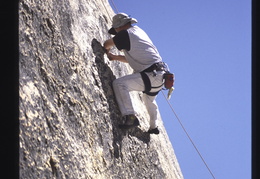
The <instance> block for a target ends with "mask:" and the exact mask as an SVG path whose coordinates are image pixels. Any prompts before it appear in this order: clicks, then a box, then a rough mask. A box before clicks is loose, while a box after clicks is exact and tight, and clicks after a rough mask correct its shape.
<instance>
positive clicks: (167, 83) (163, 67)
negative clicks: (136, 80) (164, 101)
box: [140, 62, 174, 96]
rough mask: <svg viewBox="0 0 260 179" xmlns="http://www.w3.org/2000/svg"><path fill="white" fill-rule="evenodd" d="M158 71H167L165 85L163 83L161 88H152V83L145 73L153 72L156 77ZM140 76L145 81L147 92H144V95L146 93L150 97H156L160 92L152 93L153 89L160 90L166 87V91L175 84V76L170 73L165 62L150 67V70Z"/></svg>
mask: <svg viewBox="0 0 260 179" xmlns="http://www.w3.org/2000/svg"><path fill="white" fill-rule="evenodd" d="M156 71H165V72H166V73H165V74H163V79H164V83H162V85H160V86H156V87H152V85H151V81H150V79H149V77H148V75H147V74H146V73H145V72H153V73H154V75H156ZM140 74H141V77H142V79H143V82H144V87H145V90H144V91H143V93H146V94H147V95H149V96H156V95H157V94H158V93H159V92H160V90H159V91H157V92H150V91H151V89H152V88H159V87H161V86H163V85H164V87H165V88H166V89H170V88H171V87H172V86H173V84H174V75H173V74H172V73H170V72H169V69H168V67H167V64H165V63H164V62H159V63H155V64H153V65H152V66H150V67H149V68H147V69H145V70H143V71H142V72H140Z"/></svg>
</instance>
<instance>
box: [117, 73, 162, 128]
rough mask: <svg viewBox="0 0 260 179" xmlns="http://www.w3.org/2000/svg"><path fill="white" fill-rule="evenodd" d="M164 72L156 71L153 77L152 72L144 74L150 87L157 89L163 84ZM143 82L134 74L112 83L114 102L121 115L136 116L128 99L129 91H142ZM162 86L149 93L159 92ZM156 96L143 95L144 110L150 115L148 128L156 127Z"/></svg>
mask: <svg viewBox="0 0 260 179" xmlns="http://www.w3.org/2000/svg"><path fill="white" fill-rule="evenodd" d="M164 73H165V72H164V71H157V75H156V76H154V74H153V73H152V72H149V73H146V74H147V75H148V77H149V79H150V81H151V85H152V87H158V86H161V85H162V84H163V74H164ZM144 88H145V87H144V82H143V79H142V77H141V74H140V73H134V74H131V75H126V76H123V77H121V78H118V79H115V80H114V81H113V89H114V92H115V96H116V100H117V103H118V106H119V109H120V111H121V114H122V115H123V116H124V115H129V114H136V112H135V111H134V108H133V103H132V100H131V97H130V93H129V92H130V91H144ZM162 88H163V86H161V87H159V88H152V90H151V91H150V92H157V91H159V90H161V89H162ZM155 98H156V96H149V95H147V94H145V93H144V94H143V100H144V103H145V106H146V109H147V111H148V113H149V115H150V128H151V129H154V128H156V127H157V122H156V121H157V119H158V115H159V110H158V106H157V104H156V101H155Z"/></svg>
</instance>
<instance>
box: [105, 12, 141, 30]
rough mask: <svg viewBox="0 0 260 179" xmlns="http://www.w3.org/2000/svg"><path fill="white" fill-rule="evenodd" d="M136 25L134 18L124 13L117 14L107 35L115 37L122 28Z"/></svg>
mask: <svg viewBox="0 0 260 179" xmlns="http://www.w3.org/2000/svg"><path fill="white" fill-rule="evenodd" d="M134 23H137V20H136V19H135V18H132V17H130V16H129V15H127V14H125V13H118V14H116V15H115V16H114V17H113V22H112V28H111V29H109V31H108V33H110V34H113V35H115V34H116V33H117V32H119V31H120V30H123V29H124V28H122V27H124V26H128V25H131V24H134Z"/></svg>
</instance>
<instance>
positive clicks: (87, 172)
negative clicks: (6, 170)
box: [19, 0, 183, 179]
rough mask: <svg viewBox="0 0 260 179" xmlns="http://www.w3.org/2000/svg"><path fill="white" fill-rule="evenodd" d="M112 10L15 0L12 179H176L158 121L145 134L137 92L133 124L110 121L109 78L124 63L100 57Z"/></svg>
mask: <svg viewBox="0 0 260 179" xmlns="http://www.w3.org/2000/svg"><path fill="white" fill-rule="evenodd" d="M113 15H114V12H113V11H112V9H111V7H110V5H109V3H108V2H107V1H106V0H21V1H20V2H19V73H20V76H19V97H20V99H19V111H20V112H19V121H20V125H19V127H20V133H19V142H20V149H19V167H20V178H23V179H27V178H30V179H31V178H32V179H36V178H37V179H38V178H39V179H44V178H46V179H50V178H73V179H80V178H93V179H96V178H100V179H103V178H152V179H157V178H158V179H162V178H167V179H182V178H183V176H182V173H181V170H180V167H179V164H178V162H177V159H176V157H175V154H174V151H173V149H172V146H171V143H170V141H169V139H168V136H167V133H166V132H165V129H164V127H163V123H162V121H161V120H160V126H159V127H160V129H161V133H160V134H159V135H149V134H148V133H146V131H147V130H148V128H149V126H148V116H147V113H146V110H145V107H144V106H143V103H142V94H141V93H133V94H132V97H133V98H134V102H135V107H136V109H137V110H138V113H139V116H138V117H139V119H140V123H141V126H140V127H139V128H135V129H131V130H129V131H122V130H120V129H118V127H117V126H118V124H119V123H120V122H121V115H120V112H119V109H118V106H117V104H116V101H115V97H114V94H113V90H112V88H111V83H112V81H113V80H114V79H115V78H117V77H120V76H122V75H125V74H129V73H131V69H130V68H129V66H127V65H125V64H121V63H120V62H114V61H113V62H110V61H109V60H108V59H107V58H106V56H104V52H103V50H102V46H101V44H103V42H104V41H105V40H106V39H108V38H110V37H111V36H110V35H108V33H107V29H108V28H109V27H110V26H111V17H112V16H113ZM114 50H115V49H114Z"/></svg>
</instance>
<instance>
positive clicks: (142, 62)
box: [104, 13, 168, 134]
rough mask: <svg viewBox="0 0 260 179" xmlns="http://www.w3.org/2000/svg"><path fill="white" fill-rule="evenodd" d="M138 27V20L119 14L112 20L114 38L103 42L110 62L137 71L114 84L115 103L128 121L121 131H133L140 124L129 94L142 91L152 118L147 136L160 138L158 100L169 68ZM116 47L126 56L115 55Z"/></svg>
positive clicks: (121, 125) (122, 125) (109, 31)
mask: <svg viewBox="0 0 260 179" xmlns="http://www.w3.org/2000/svg"><path fill="white" fill-rule="evenodd" d="M135 23H137V20H136V19H135V18H132V17H130V16H128V15H127V14H125V13H118V14H116V15H115V16H114V17H113V20H112V28H111V29H109V30H108V33H110V34H112V35H114V37H113V38H111V39H108V40H106V41H105V42H104V48H105V50H106V54H107V57H108V59H109V60H111V61H112V60H117V61H120V62H125V63H129V65H130V67H132V68H133V70H134V73H133V74H130V75H126V76H123V77H120V78H117V79H115V80H114V81H113V89H114V92H115V96H116V100H117V103H118V106H119V109H120V112H121V114H122V116H123V117H124V118H125V122H124V123H123V124H120V125H119V128H121V129H130V128H132V127H135V126H138V125H139V124H140V123H139V120H138V118H137V117H136V116H137V113H136V112H135V110H134V108H133V103H132V101H131V97H130V93H129V92H130V91H142V92H144V95H143V100H144V103H145V106H146V108H147V111H148V113H149V116H150V128H149V130H148V133H150V134H159V129H158V125H157V122H158V115H159V111H158V106H157V104H156V101H155V98H156V96H157V94H158V93H159V91H160V90H161V89H162V88H163V81H164V79H163V74H164V73H165V71H167V69H168V67H167V65H166V64H165V63H164V62H162V58H161V56H160V54H159V52H158V50H157V48H156V47H155V46H154V44H153V43H152V41H151V39H150V38H149V37H148V35H147V34H146V33H145V32H144V31H143V30H142V29H141V28H140V27H138V26H137V25H132V24H135ZM113 46H116V48H117V49H118V50H120V51H121V50H122V51H123V52H124V55H115V54H112V53H111V52H110V49H111V48H112V47H113Z"/></svg>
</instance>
